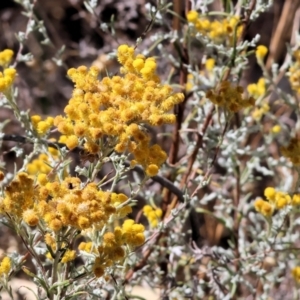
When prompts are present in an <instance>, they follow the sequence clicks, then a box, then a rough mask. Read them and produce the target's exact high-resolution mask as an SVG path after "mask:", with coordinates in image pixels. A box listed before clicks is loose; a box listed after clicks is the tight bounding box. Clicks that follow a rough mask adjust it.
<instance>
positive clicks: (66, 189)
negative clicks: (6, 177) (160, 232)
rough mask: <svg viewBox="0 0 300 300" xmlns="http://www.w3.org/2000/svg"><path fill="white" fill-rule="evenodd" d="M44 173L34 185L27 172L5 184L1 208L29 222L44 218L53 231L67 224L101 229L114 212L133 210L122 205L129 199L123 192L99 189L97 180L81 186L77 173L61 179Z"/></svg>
mask: <svg viewBox="0 0 300 300" xmlns="http://www.w3.org/2000/svg"><path fill="white" fill-rule="evenodd" d="M42 177H43V178H41V179H40V185H38V186H34V182H33V179H32V178H31V177H30V176H29V175H28V174H27V173H19V174H18V175H17V176H16V179H15V180H13V181H12V182H11V183H10V185H9V186H8V187H7V188H6V191H5V197H4V198H3V199H1V202H0V208H1V212H2V213H8V214H11V215H12V216H13V217H17V218H22V219H23V220H24V221H25V222H26V223H27V224H28V225H30V226H36V225H37V224H38V223H39V222H40V221H42V222H43V223H45V224H46V226H47V227H48V228H49V229H50V230H52V231H53V232H57V231H59V230H60V229H62V228H63V227H67V226H70V227H73V228H77V229H80V230H83V229H88V228H91V227H94V228H100V229H101V228H102V227H103V226H104V225H105V223H106V222H107V221H108V219H109V217H110V216H111V215H112V214H115V217H116V218H119V217H124V216H125V215H126V214H128V213H130V212H131V207H130V206H128V205H124V206H122V205H120V204H122V203H124V202H125V201H126V200H127V197H126V196H125V195H124V194H115V193H111V192H104V191H101V190H98V188H97V185H96V184H94V183H90V184H87V185H85V186H84V187H81V181H80V179H79V178H75V177H67V178H65V179H64V180H63V181H62V182H59V181H53V182H49V181H48V178H47V176H46V175H44V174H42Z"/></svg>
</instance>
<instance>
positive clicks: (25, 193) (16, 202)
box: [0, 172, 35, 219]
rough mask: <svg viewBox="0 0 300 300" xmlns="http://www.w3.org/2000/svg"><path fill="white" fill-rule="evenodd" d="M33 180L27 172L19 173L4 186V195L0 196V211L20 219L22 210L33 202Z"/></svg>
mask: <svg viewBox="0 0 300 300" xmlns="http://www.w3.org/2000/svg"><path fill="white" fill-rule="evenodd" d="M33 183H34V181H33V179H32V178H30V176H29V175H28V174H27V173H24V172H22V173H19V174H17V175H16V177H15V179H14V180H13V181H12V182H11V183H10V184H9V185H8V186H7V187H6V189H5V197H4V198H1V197H0V213H9V214H11V215H12V217H13V218H15V219H21V218H22V215H23V212H24V211H26V209H27V208H29V207H32V206H33V203H34V196H35V189H34V185H33Z"/></svg>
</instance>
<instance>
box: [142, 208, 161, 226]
mask: <svg viewBox="0 0 300 300" xmlns="http://www.w3.org/2000/svg"><path fill="white" fill-rule="evenodd" d="M143 213H144V215H145V217H146V218H147V220H148V222H149V223H150V226H151V227H152V228H154V227H156V226H157V225H158V222H159V221H160V219H161V216H162V210H161V209H160V208H153V207H152V206H150V205H145V206H144V207H143Z"/></svg>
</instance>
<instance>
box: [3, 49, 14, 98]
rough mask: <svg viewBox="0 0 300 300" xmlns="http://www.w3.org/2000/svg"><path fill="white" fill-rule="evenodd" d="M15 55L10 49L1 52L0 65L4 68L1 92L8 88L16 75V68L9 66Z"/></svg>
mask: <svg viewBox="0 0 300 300" xmlns="http://www.w3.org/2000/svg"><path fill="white" fill-rule="evenodd" d="M13 55H14V52H13V51H12V50H10V49H5V50H4V51H2V52H0V66H1V67H2V68H3V72H0V92H2V93H4V92H6V91H7V90H8V88H9V87H10V86H11V85H12V83H13V81H14V79H15V76H16V69H14V68H8V65H9V63H10V62H11V59H12V57H13Z"/></svg>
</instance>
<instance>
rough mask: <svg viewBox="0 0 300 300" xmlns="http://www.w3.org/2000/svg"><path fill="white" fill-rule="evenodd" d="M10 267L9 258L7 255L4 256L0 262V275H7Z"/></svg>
mask: <svg viewBox="0 0 300 300" xmlns="http://www.w3.org/2000/svg"><path fill="white" fill-rule="evenodd" d="M10 269H11V260H10V258H9V257H8V256H5V257H4V258H3V259H2V261H1V263H0V276H2V275H8V273H9V272H10Z"/></svg>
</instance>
